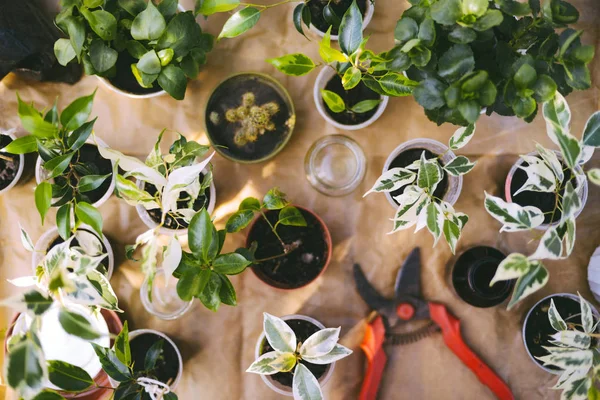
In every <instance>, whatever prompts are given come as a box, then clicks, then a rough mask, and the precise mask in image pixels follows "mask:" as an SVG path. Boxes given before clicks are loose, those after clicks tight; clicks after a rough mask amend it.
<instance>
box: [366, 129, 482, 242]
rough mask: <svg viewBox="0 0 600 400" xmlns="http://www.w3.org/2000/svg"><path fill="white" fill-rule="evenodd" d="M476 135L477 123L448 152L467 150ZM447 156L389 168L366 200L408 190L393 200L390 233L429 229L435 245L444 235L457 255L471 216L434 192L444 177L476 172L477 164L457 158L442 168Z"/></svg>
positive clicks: (459, 133) (459, 132) (456, 134)
mask: <svg viewBox="0 0 600 400" xmlns="http://www.w3.org/2000/svg"><path fill="white" fill-rule="evenodd" d="M474 134H475V124H471V125H469V126H467V127H462V128H459V129H457V130H456V132H454V134H453V135H452V137H451V138H450V141H449V143H448V147H449V149H448V151H451V150H458V149H460V148H462V147H464V146H465V145H466V144H467V143H469V141H470V140H471V139H472V138H473V135H474ZM444 155H445V153H444V154H440V155H438V156H437V157H435V158H430V159H426V157H425V152H423V153H422V154H421V159H420V160H417V161H415V162H413V163H412V164H410V165H409V166H407V167H405V168H400V167H398V168H391V169H389V170H388V171H386V172H384V173H383V175H381V176H380V177H379V178H378V179H377V181H376V182H375V185H373V187H372V188H371V190H369V191H368V192H367V193H365V194H364V196H363V197H365V196H366V195H368V194H370V193H373V192H394V191H396V190H398V189H400V188H402V187H405V189H404V192H403V193H402V194H401V195H399V196H396V197H394V200H396V202H397V203H398V204H399V206H398V209H397V210H396V215H395V216H394V218H393V219H392V221H393V222H394V227H393V229H392V231H391V232H389V233H390V234H391V233H394V232H397V231H400V230H404V229H408V228H410V227H412V226H413V225H416V229H415V232H417V231H419V230H421V229H423V228H424V227H425V226H426V227H427V229H428V230H429V232H431V234H432V235H433V238H434V243H433V245H434V246H435V245H436V244H437V242H438V240H439V238H440V237H441V236H442V233H443V235H444V238H445V239H446V242H447V243H448V245H449V246H450V250H452V253H454V252H455V250H456V243H457V242H458V240H459V239H460V235H461V233H462V230H463V228H464V226H465V225H466V223H467V222H468V221H469V217H468V216H467V215H466V214H464V213H461V212H457V211H455V210H454V207H452V205H451V204H450V203H448V202H446V201H444V200H443V199H441V198H438V197H435V196H434V192H435V189H436V187H437V185H438V184H439V183H440V182H441V181H442V179H443V178H444V174H448V175H452V176H461V175H464V174H466V173H468V172H469V171H471V170H472V169H473V167H474V166H475V163H474V162H471V161H470V160H469V159H468V158H467V157H465V156H458V157H455V158H453V159H452V160H451V161H450V162H448V163H447V164H445V165H442V163H441V162H440V160H441V159H442V157H443V156H444ZM407 185H408V186H407Z"/></svg>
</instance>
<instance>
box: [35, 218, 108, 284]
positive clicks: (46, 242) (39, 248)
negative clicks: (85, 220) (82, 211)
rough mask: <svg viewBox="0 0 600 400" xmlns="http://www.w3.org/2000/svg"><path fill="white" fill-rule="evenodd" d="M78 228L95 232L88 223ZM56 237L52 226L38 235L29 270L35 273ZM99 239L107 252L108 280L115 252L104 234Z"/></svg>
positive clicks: (56, 234)
mask: <svg viewBox="0 0 600 400" xmlns="http://www.w3.org/2000/svg"><path fill="white" fill-rule="evenodd" d="M79 230H86V231H88V232H91V233H93V234H96V233H95V232H94V230H93V229H92V227H91V226H89V225H81V227H80V228H79ZM58 237H59V234H58V228H56V227H54V228H52V229H50V230H47V231H46V232H44V234H43V235H42V236H40V238H39V239H38V241H37V242H36V243H35V247H34V249H33V255H32V257H31V270H32V271H33V272H34V273H35V270H36V268H37V266H38V265H39V264H40V262H41V261H42V259H43V258H44V257H45V256H46V253H47V252H48V247H49V246H50V244H52V242H54V241H55V240H56V239H57V238H58ZM100 239H101V240H102V243H103V244H104V247H106V253H107V254H108V268H107V273H106V278H108V279H109V280H110V278H111V277H112V274H113V271H114V269H115V253H114V252H113V249H112V246H111V245H110V242H109V241H108V239H107V238H106V236H104V235H103V236H102V237H101V238H100Z"/></svg>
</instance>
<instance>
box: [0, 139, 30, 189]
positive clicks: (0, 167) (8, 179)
mask: <svg viewBox="0 0 600 400" xmlns="http://www.w3.org/2000/svg"><path fill="white" fill-rule="evenodd" d="M14 133H15V129H9V130H7V131H4V130H2V129H0V194H2V193H6V192H8V191H9V190H10V189H12V188H13V187H14V186H15V185H16V184H17V183H19V179H21V176H22V175H23V168H24V167H25V156H24V155H23V154H16V155H12V154H9V153H7V152H5V151H4V150H3V149H4V147H6V146H8V145H9V144H10V143H12V142H13V141H15V140H16V139H17V138H16V136H15V134H14Z"/></svg>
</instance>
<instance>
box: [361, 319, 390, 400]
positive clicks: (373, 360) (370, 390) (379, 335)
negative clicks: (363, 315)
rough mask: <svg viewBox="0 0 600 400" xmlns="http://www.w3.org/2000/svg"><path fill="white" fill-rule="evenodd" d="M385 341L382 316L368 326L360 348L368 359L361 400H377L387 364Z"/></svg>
mask: <svg viewBox="0 0 600 400" xmlns="http://www.w3.org/2000/svg"><path fill="white" fill-rule="evenodd" d="M384 340H385V326H384V325H383V319H382V318H381V316H379V315H378V316H377V317H376V318H375V319H374V320H373V321H371V322H370V323H369V324H368V325H367V330H366V332H365V337H364V338H363V341H362V343H361V344H360V348H361V349H362V350H363V352H364V353H365V355H366V357H367V373H366V375H365V379H364V380H363V384H362V387H361V389H360V396H359V397H358V398H359V400H375V399H376V397H377V391H378V390H379V384H380V382H381V378H382V376H383V369H384V368H385V364H386V363H387V355H386V354H385V352H384V351H383V342H384Z"/></svg>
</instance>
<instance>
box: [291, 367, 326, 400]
mask: <svg viewBox="0 0 600 400" xmlns="http://www.w3.org/2000/svg"><path fill="white" fill-rule="evenodd" d="M292 393H293V395H294V400H323V393H322V392H321V387H320V386H319V381H318V380H317V378H315V376H314V375H313V374H312V372H310V370H309V369H308V368H306V367H305V366H304V365H302V364H301V363H298V364H297V365H296V369H295V370H294V380H293V382H292Z"/></svg>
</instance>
